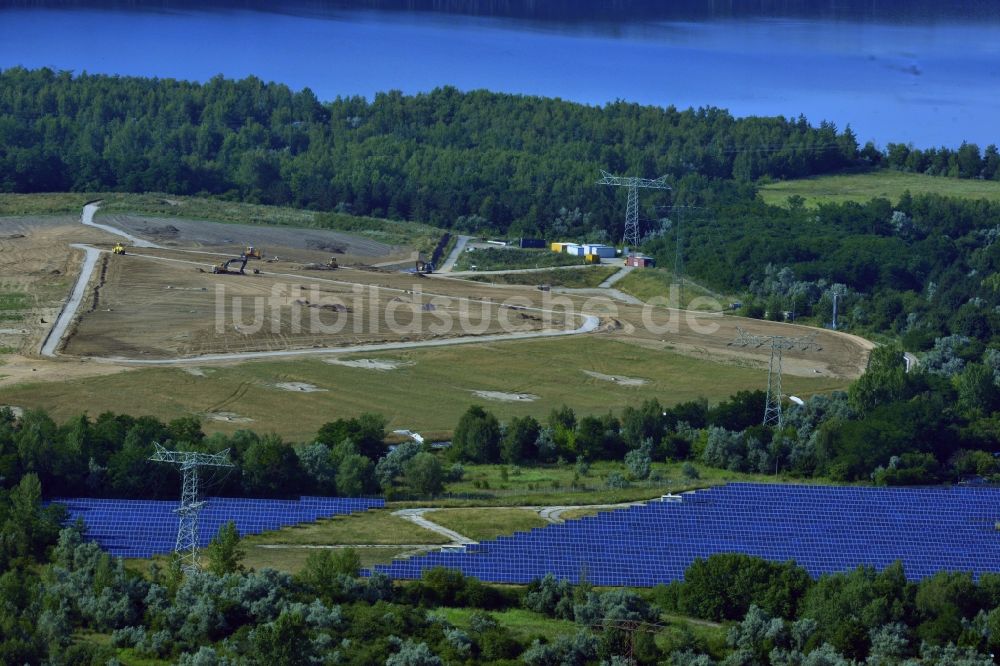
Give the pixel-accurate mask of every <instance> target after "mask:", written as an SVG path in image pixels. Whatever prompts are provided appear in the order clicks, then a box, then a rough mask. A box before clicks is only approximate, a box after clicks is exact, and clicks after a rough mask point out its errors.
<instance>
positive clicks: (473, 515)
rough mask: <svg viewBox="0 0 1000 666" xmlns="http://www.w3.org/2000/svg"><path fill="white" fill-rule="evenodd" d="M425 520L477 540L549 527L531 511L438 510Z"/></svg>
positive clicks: (427, 515) (428, 515)
mask: <svg viewBox="0 0 1000 666" xmlns="http://www.w3.org/2000/svg"><path fill="white" fill-rule="evenodd" d="M424 517H425V518H427V520H430V521H432V522H435V523H437V524H438V525H443V526H444V527H447V528H448V529H450V530H455V531H456V532H458V533H459V534H461V535H463V536H467V537H469V538H470V539H475V540H476V541H485V540H486V539H495V538H496V537H498V536H500V535H501V534H513V533H514V532H527V531H528V530H530V529H532V528H533V527H545V526H546V525H548V524H549V523H548V521H545V520H542V519H541V518H540V517H539V516H538V513H537V512H535V511H532V510H530V509H441V510H439V511H432V512H430V513H427V514H426V515H425V516H424Z"/></svg>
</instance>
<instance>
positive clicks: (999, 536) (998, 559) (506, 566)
mask: <svg viewBox="0 0 1000 666" xmlns="http://www.w3.org/2000/svg"><path fill="white" fill-rule="evenodd" d="M998 520H1000V489H997V488H984V487H947V488H857V487H830V486H804V485H776V484H750V483H734V484H729V485H725V486H719V487H716V488H711V489H708V490H701V491H697V492H694V493H685V494H684V495H682V496H680V497H671V498H665V501H653V502H649V503H648V504H645V505H640V506H634V507H630V508H627V509H618V510H615V511H610V512H604V513H599V514H597V515H595V516H589V517H586V518H582V519H579V520H574V521H568V522H566V523H563V524H559V525H551V526H548V527H543V528H536V529H534V530H531V531H530V532H521V533H516V534H515V535H513V536H507V537H499V538H497V539H494V540H492V541H487V542H484V543H481V544H476V545H471V546H467V547H466V548H465V549H464V550H459V551H450V552H435V553H429V554H426V555H422V556H418V557H414V558H411V559H407V560H397V561H395V562H393V563H392V564H389V565H383V566H378V567H376V569H377V570H380V571H383V572H385V573H386V574H388V575H390V576H392V577H394V578H418V577H420V576H421V575H422V573H423V571H425V570H426V569H428V568H432V567H438V566H444V567H449V568H454V569H459V570H461V571H462V572H464V573H465V574H467V575H470V576H475V577H477V578H480V579H482V580H486V581H493V582H503V583H527V582H529V581H531V580H532V579H535V578H540V577H541V576H543V575H545V574H546V573H552V574H554V575H556V576H558V577H560V578H565V579H568V580H572V581H576V580H579V578H580V577H581V576H585V577H586V578H587V580H589V581H591V582H592V583H595V584H597V585H631V586H651V585H657V584H659V583H666V582H669V581H673V580H679V579H680V578H682V577H683V574H684V571H685V570H686V569H687V568H688V566H690V565H691V563H692V562H693V561H694V560H695V559H696V558H699V557H701V558H704V557H708V556H709V555H712V554H715V553H726V552H738V553H746V554H749V555H755V556H758V557H762V558H765V559H768V560H772V561H776V562H783V561H788V560H794V561H796V562H797V563H798V564H800V565H801V566H803V567H805V569H806V570H807V571H808V572H809V573H810V574H811V575H813V576H817V577H818V576H820V575H822V574H824V573H832V572H837V571H846V570H849V569H852V568H854V567H856V566H858V565H860V564H865V565H870V566H874V567H876V568H878V569H883V568H885V567H887V566H888V565H890V564H891V563H893V562H894V561H896V560H901V561H902V562H903V565H904V567H905V570H906V573H907V576H908V577H910V578H912V579H920V578H923V577H926V576H930V575H933V574H934V573H936V572H937V571H940V570H951V571H972V572H973V573H974V574H975V575H978V574H980V573H982V572H986V571H1000V531H998V530H997V521H998Z"/></svg>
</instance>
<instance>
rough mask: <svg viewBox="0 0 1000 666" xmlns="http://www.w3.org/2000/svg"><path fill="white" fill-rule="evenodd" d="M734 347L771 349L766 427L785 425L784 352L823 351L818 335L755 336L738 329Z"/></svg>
mask: <svg viewBox="0 0 1000 666" xmlns="http://www.w3.org/2000/svg"><path fill="white" fill-rule="evenodd" d="M729 344H730V346H734V347H755V348H759V347H765V346H768V347H770V348H771V359H770V362H769V363H768V365H767V398H766V400H765V402H764V425H765V426H777V427H778V428H780V427H781V426H782V425H784V419H783V415H782V413H781V398H782V397H783V394H782V392H781V361H782V352H784V351H785V350H786V349H796V348H797V349H800V350H801V351H821V350H822V349H823V348H822V347H820V346H819V344H818V343H817V342H816V334H815V333H811V334H809V335H804V336H800V337H795V338H793V337H788V336H785V335H755V334H753V333H748V332H746V331H744V330H743V329H742V328H740V327H739V326H737V327H736V339H735V340H733V341H732V342H730V343H729Z"/></svg>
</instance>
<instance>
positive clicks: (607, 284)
mask: <svg viewBox="0 0 1000 666" xmlns="http://www.w3.org/2000/svg"><path fill="white" fill-rule="evenodd" d="M634 270H635V266H622V269H621V270H620V271H618V272H617V273H615V274H614V275H609V276H608V279H607V280H605V281H604V282H602V283H601V284H599V285H597V286H598V287H600V288H601V289H607V288H609V287H610V286H611V285H613V284H614V283H615V282H618V280H621V279H622V278H623V277H625V276H626V275H628V274H629V273H631V272H632V271H634Z"/></svg>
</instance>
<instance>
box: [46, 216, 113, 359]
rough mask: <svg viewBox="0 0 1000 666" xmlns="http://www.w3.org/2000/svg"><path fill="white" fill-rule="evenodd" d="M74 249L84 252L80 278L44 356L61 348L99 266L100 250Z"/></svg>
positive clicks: (57, 323)
mask: <svg viewBox="0 0 1000 666" xmlns="http://www.w3.org/2000/svg"><path fill="white" fill-rule="evenodd" d="M93 215H94V213H93V210H92V211H91V212H90V216H91V219H93ZM86 216H87V211H86V210H84V218H85V219H86ZM84 224H86V222H85V223H84ZM72 247H75V248H77V249H80V250H83V251H84V253H85V256H84V258H83V266H82V267H81V268H80V276H79V277H78V278H77V279H76V286H74V287H73V293H72V294H70V297H69V300H68V301H66V304H65V305H64V306H63V309H62V311H61V312H60V313H59V318H58V319H56V323H55V324H54V325H53V326H52V330H50V331H49V334H48V336H46V338H45V342H44V343H43V344H42V356H49V357H53V356H55V355H56V349H57V348H58V347H59V343H60V342H62V339H63V336H64V335H66V329H68V328H69V324H70V322H72V321H73V317H75V316H76V311H77V309H78V308H79V307H80V302H81V301H82V300H83V294H84V292H85V291H86V290H87V284H88V283H89V282H90V276H91V275H92V274H93V273H94V266H96V265H97V258H98V257H99V256H101V251H100V250H98V249H97V248H93V247H90V246H88V245H77V244H76V243H74V244H73V245H72Z"/></svg>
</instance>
